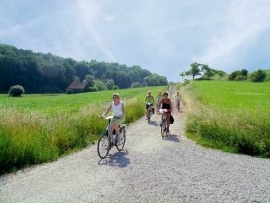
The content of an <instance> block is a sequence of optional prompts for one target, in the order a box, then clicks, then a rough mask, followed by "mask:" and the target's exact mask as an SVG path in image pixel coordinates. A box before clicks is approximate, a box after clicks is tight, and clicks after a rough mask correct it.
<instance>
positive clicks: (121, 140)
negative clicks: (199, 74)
mask: <svg viewBox="0 0 270 203" xmlns="http://www.w3.org/2000/svg"><path fill="white" fill-rule="evenodd" d="M121 134H122V135H121ZM121 134H120V135H118V141H117V144H116V148H117V150H118V151H119V152H120V151H122V150H123V148H124V146H125V143H126V129H125V128H123V129H122V132H121Z"/></svg>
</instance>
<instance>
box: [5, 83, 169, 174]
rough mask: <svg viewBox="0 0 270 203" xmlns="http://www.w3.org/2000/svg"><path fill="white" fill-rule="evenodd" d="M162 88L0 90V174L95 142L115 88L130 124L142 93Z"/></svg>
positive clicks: (138, 109)
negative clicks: (9, 93) (64, 91)
mask: <svg viewBox="0 0 270 203" xmlns="http://www.w3.org/2000/svg"><path fill="white" fill-rule="evenodd" d="M149 89H150V90H151V91H152V93H153V95H154V96H155V95H157V94H158V91H159V90H162V91H164V90H165V87H143V88H132V89H124V90H122V89H121V90H111V91H100V92H90V93H81V94H69V95H67V94H54V95H27V94H25V95H23V96H22V97H17V98H16V97H8V96H7V95H0V115H1V117H0V174H2V173H6V172H10V171H15V170H17V169H19V168H22V167H25V166H29V165H33V164H38V163H44V162H48V161H52V160H56V159H57V158H59V157H60V156H63V155H65V154H68V153H70V152H72V151H76V150H79V149H82V148H85V147H87V146H88V145H89V144H93V143H95V141H96V140H97V138H98V135H99V134H100V133H101V132H102V131H103V130H104V128H105V126H106V124H107V123H106V121H105V120H104V119H101V118H100V117H99V116H100V115H101V114H102V113H103V112H104V111H105V110H106V108H107V107H108V105H109V103H110V102H111V101H112V94H113V93H114V92H117V93H119V94H120V97H121V98H122V100H123V101H124V102H125V106H126V120H125V123H127V124H129V123H131V122H134V121H135V120H137V119H139V118H141V117H142V116H143V115H144V113H145V106H144V103H143V102H144V98H145V96H146V95H147V91H148V90H149Z"/></svg>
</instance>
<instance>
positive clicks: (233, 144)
mask: <svg viewBox="0 0 270 203" xmlns="http://www.w3.org/2000/svg"><path fill="white" fill-rule="evenodd" d="M221 91H222V90H221ZM182 93H183V94H184V100H185V103H186V111H187V112H188V117H187V120H186V125H185V130H186V133H187V134H188V137H190V138H192V139H194V140H196V141H197V142H199V143H201V144H202V145H204V146H208V147H214V148H219V149H222V150H225V151H229V152H236V153H243V154H247V155H252V156H259V157H268V158H270V119H269V117H270V116H269V112H268V111H265V109H264V108H261V107H259V106H257V107H255V106H254V107H253V108H250V109H249V110H247V109H246V108H245V107H237V108H229V107H224V106H222V108H221V107H220V106H219V105H217V104H216V103H206V102H205V101H203V100H204V99H203V98H202V97H201V95H200V93H199V92H198V91H197V89H195V88H194V86H193V84H190V85H187V86H184V87H183V88H182ZM213 97H214V95H213ZM216 99H219V97H217V98H216Z"/></svg>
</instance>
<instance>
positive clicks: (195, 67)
mask: <svg viewBox="0 0 270 203" xmlns="http://www.w3.org/2000/svg"><path fill="white" fill-rule="evenodd" d="M190 67H191V68H190V69H189V70H188V71H186V72H185V71H184V72H182V73H180V76H181V77H183V78H184V77H185V76H192V79H193V80H194V78H195V76H198V75H202V77H208V78H211V77H213V76H214V75H219V76H220V77H222V76H224V75H225V72H224V71H221V70H215V69H212V68H210V67H209V66H208V65H205V64H200V63H197V62H194V63H192V64H190Z"/></svg>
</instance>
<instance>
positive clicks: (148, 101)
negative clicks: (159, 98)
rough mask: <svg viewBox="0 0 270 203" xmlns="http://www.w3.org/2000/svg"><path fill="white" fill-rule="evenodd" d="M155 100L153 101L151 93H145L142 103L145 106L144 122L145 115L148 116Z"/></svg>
mask: <svg viewBox="0 0 270 203" xmlns="http://www.w3.org/2000/svg"><path fill="white" fill-rule="evenodd" d="M154 102H155V100H154V97H153V96H152V93H151V91H150V90H148V92H147V96H146V97H145V100H144V103H145V104H146V106H145V107H146V113H145V115H146V120H147V119H148V118H147V115H148V111H149V110H151V109H152V106H153V104H154Z"/></svg>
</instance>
